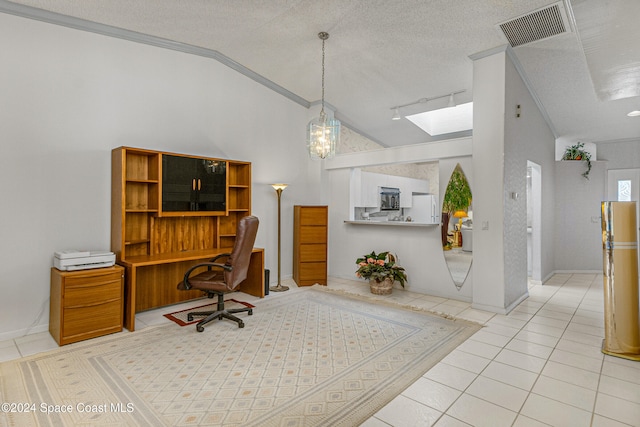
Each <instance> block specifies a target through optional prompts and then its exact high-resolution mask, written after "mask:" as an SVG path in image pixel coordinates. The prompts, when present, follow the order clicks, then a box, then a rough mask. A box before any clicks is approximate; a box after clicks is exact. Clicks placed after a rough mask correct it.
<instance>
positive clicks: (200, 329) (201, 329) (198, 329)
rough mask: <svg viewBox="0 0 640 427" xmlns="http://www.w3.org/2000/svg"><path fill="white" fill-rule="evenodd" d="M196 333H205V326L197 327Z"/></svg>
mask: <svg viewBox="0 0 640 427" xmlns="http://www.w3.org/2000/svg"><path fill="white" fill-rule="evenodd" d="M196 331H198V332H203V331H204V326H200V325H196Z"/></svg>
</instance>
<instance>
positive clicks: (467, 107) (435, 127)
mask: <svg viewBox="0 0 640 427" xmlns="http://www.w3.org/2000/svg"><path fill="white" fill-rule="evenodd" d="M406 117H407V119H409V120H410V121H411V122H412V123H413V124H415V125H416V126H418V127H419V128H420V129H422V130H423V131H425V132H426V133H428V134H429V135H431V136H435V135H443V134H445V133H453V132H461V131H465V130H470V129H473V102H468V103H466V104H460V105H457V106H455V107H448V108H441V109H439V110H433V111H427V112H424V113H418V114H412V115H410V116H406Z"/></svg>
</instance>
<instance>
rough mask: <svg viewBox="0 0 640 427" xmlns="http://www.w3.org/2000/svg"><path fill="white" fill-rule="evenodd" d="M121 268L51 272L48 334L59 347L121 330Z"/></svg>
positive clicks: (122, 287) (55, 270)
mask: <svg viewBox="0 0 640 427" xmlns="http://www.w3.org/2000/svg"><path fill="white" fill-rule="evenodd" d="M123 310H124V268H123V267H121V266H119V265H114V266H113V267H106V268H96V269H91V270H79V271H60V270H58V269H57V268H52V269H51V298H50V308H49V332H50V333H51V335H52V336H53V338H54V339H55V340H56V342H57V343H58V344H59V345H65V344H70V343H72V342H76V341H82V340H86V339H89V338H95V337H99V336H101V335H107V334H111V333H114V332H120V331H122V322H123V319H124V311H123Z"/></svg>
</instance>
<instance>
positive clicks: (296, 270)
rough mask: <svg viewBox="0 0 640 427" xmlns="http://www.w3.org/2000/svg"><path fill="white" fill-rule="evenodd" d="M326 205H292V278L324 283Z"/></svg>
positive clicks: (300, 282) (301, 283) (303, 282)
mask: <svg viewBox="0 0 640 427" xmlns="http://www.w3.org/2000/svg"><path fill="white" fill-rule="evenodd" d="M328 215H329V209H328V207H327V206H300V205H296V206H294V207H293V280H295V281H296V283H297V284H298V286H311V285H313V284H316V283H319V284H321V285H325V286H326V285H327V234H328V225H329V218H328Z"/></svg>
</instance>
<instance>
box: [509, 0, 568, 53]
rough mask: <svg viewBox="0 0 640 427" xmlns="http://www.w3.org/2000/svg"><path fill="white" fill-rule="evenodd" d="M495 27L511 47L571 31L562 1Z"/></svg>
mask: <svg viewBox="0 0 640 427" xmlns="http://www.w3.org/2000/svg"><path fill="white" fill-rule="evenodd" d="M497 27H498V28H499V29H500V31H501V32H502V33H503V34H504V36H505V37H506V38H507V41H508V42H509V44H510V45H511V47H516V46H522V45H524V44H527V43H532V42H535V41H538V40H542V39H546V38H549V37H553V36H557V35H558V34H563V33H567V32H570V31H571V27H570V25H569V20H568V19H567V13H566V11H565V9H564V7H563V5H562V2H557V3H554V4H552V5H551V6H547V7H544V8H542V9H538V10H536V11H534V12H531V13H528V14H526V15H523V16H520V17H518V18H514V19H511V20H509V21H507V22H503V23H502V24H498V25H497Z"/></svg>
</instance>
